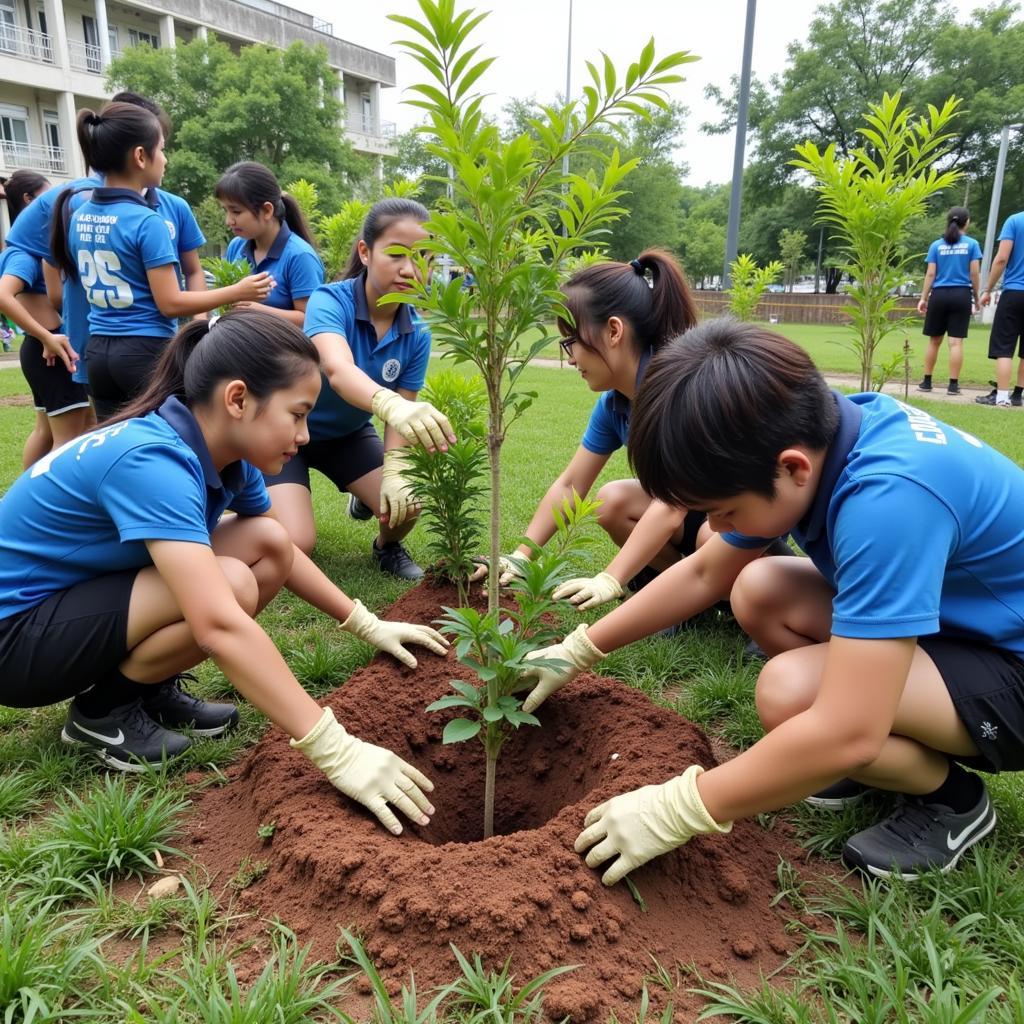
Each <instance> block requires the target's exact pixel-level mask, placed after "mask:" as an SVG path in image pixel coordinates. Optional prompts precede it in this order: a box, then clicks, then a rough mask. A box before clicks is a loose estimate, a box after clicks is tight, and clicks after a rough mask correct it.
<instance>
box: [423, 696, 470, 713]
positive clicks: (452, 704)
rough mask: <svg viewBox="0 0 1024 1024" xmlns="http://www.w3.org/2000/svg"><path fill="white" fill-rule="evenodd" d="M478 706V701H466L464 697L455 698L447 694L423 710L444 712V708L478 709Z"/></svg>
mask: <svg viewBox="0 0 1024 1024" xmlns="http://www.w3.org/2000/svg"><path fill="white" fill-rule="evenodd" d="M479 704H480V702H479V701H474V700H467V699H466V698H465V697H457V696H456V695H455V694H454V693H449V694H446V695H445V696H444V697H440V698H438V699H437V700H435V701H434V703H433V704H428V705H427V707H426V708H425V710H426V711H444V710H445V708H475V707H479Z"/></svg>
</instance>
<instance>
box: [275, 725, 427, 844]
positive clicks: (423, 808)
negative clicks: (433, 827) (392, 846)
mask: <svg viewBox="0 0 1024 1024" xmlns="http://www.w3.org/2000/svg"><path fill="white" fill-rule="evenodd" d="M291 745H292V746H293V747H294V748H295V749H296V750H301V751H302V753H303V754H305V755H306V757H308V758H309V759H310V761H312V762H313V764H315V765H316V766H317V768H319V769H320V770H321V771H322V772H323V773H324V775H326V776H327V778H328V779H330V780H331V782H332V783H333V784H334V786H336V787H337V788H338V789H340V790H341V792H342V793H344V794H345V796H350V797H352V799H353V800H358V801H359V803H361V804H362V805H363V806H364V807H367V808H369V809H370V810H371V811H373V813H374V814H376V815H377V818H378V819H379V821H380V823H381V824H382V825H383V826H384V827H385V828H386V829H388V830H389V831H391V832H394V834H395V835H396V836H397V835H398V834H399V833H400V832H401V831H402V826H401V825H400V824H399V821H398V819H397V818H396V817H395V816H394V814H392V813H391V808H389V807H388V804H392V805H394V806H395V807H396V808H397V809H398V810H400V811H401V812H402V813H403V814H404V815H405V816H406V817H407V818H408V819H409V820H410V821H414V822H416V824H417V825H429V824H430V818H428V817H427V815H428V814H433V813H434V808H433V806H431V803H430V801H429V800H428V799H427V798H426V796H424V793H429V792H430V791H431V790H432V789H433V788H434V784H433V783H432V782H431V781H430V779H428V778H427V777H426V776H425V775H424V774H423V773H422V772H421V771H419V770H418V769H416V768H413V766H412V765H411V764H408V763H406V762H405V761H403V760H402V759H401V758H400V757H399V756H398V755H397V754H393V753H392V752H391V751H390V750H388V749H387V748H385V747H378V746H376V745H374V744H373V743H364V742H363V741H362V740H361V739H357V738H356V737H355V736H350V735H349V734H348V733H347V732H346V731H345V729H344V727H343V726H341V725H339V724H338V722H337V720H336V719H335V717H334V712H333V711H332V710H331V709H330V708H324V713H323V714H322V715H321V716H320V721H318V722H317V723H316V725H314V726H313V728H312V729H310V731H309V732H308V733H307V734H306V735H305V736H303V737H302V739H301V740H294V739H293V740H292V741H291Z"/></svg>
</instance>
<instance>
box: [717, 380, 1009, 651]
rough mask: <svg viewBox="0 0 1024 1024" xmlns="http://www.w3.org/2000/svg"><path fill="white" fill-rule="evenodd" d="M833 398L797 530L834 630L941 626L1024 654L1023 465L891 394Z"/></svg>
mask: <svg viewBox="0 0 1024 1024" xmlns="http://www.w3.org/2000/svg"><path fill="white" fill-rule="evenodd" d="M835 400H836V402H837V403H838V406H839V430H838V433H837V434H836V437H835V439H834V441H833V442H832V444H831V445H830V446H829V450H828V452H827V454H826V457H825V462H824V466H823V468H822V474H821V480H820V482H819V484H818V489H817V491H816V493H815V497H814V500H813V502H812V504H811V507H810V509H809V510H808V513H807V515H806V516H805V518H804V519H803V520H802V521H801V522H800V523H798V524H797V526H796V527H795V528H794V529H793V531H792V536H793V538H794V539H795V540H796V542H797V543H798V544H799V545H800V547H801V548H802V549H803V550H804V551H805V552H806V553H807V554H808V556H809V557H810V558H811V561H812V562H813V563H814V565H815V567H816V568H817V569H818V571H819V572H820V573H821V574H822V576H824V577H825V579H826V580H828V582H829V583H830V584H831V585H832V586H833V587H834V588H835V590H836V596H835V598H834V599H833V602H832V634H833V635H834V636H844V637H852V638H857V639H887V638H896V637H917V636H927V635H929V634H933V633H940V632H941V633H942V634H943V636H948V637H960V638H964V639H970V640H974V641H978V642H981V643H986V644H990V645H992V646H995V647H999V648H1002V649H1003V650H1008V651H1012V652H1013V653H1014V654H1017V655H1019V656H1024V517H1022V516H1021V509H1022V508H1024V471H1022V470H1021V469H1020V467H1018V466H1017V465H1015V464H1014V463H1013V462H1011V461H1010V460H1009V459H1008V458H1006V456H1004V455H1001V454H1000V453H999V452H997V451H996V450H995V449H994V448H990V447H989V446H988V445H986V444H984V443H982V442H981V441H979V440H978V439H977V438H975V437H972V436H971V435H970V434H967V433H965V432H963V431H961V430H959V429H957V428H955V427H951V426H949V425H948V424H946V423H943V422H941V421H940V420H936V419H934V418H933V417H931V416H929V415H928V414H927V413H925V412H922V411H921V410H920V409H915V408H913V407H912V406H909V405H905V404H904V403H903V402H898V401H896V400H895V399H893V398H890V397H889V396H888V395H880V394H863V395H853V396H851V397H849V398H847V397H844V396H842V395H838V394H837V395H836V396H835ZM722 538H723V539H724V540H725V541H726V542H727V543H729V544H732V545H733V546H734V547H739V548H755V547H762V546H764V545H765V544H766V543H768V541H767V539H766V538H754V537H747V536H744V535H743V534H739V533H735V532H733V533H724V534H722Z"/></svg>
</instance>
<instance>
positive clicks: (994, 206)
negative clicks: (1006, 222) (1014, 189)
mask: <svg viewBox="0 0 1024 1024" xmlns="http://www.w3.org/2000/svg"><path fill="white" fill-rule="evenodd" d="M1011 127H1014V128H1016V127H1017V125H1004V126H1003V137H1002V138H1001V139H1000V140H999V159H998V160H996V176H995V180H994V181H993V182H992V202H990V203H989V205H988V223H987V224H986V225H985V251H984V253H983V254H982V257H981V287H982V288H987V287H988V271H989V267H991V266H992V250H993V249H994V248H995V245H996V235H997V234H998V233H999V199H1000V197H1001V196H1002V194H1003V174H1004V173H1005V171H1006V151H1007V150H1008V149H1009V148H1010V128H1011Z"/></svg>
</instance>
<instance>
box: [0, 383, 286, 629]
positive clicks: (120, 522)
mask: <svg viewBox="0 0 1024 1024" xmlns="http://www.w3.org/2000/svg"><path fill="white" fill-rule="evenodd" d="M269 508H270V499H269V497H268V496H267V490H266V488H265V487H264V485H263V475H262V474H261V473H260V472H259V470H257V469H255V468H254V467H253V466H250V465H249V464H248V463H245V462H235V463H232V464H231V465H229V466H225V467H224V469H223V470H221V471H220V472H218V471H217V469H216V467H215V466H214V465H213V461H212V459H211V457H210V452H209V449H208V448H207V447H206V441H205V439H204V438H203V434H202V431H201V430H200V429H199V424H198V423H197V422H196V420H195V417H194V416H193V415H192V413H191V412H190V411H189V410H188V408H187V407H186V406H185V405H183V404H182V403H181V402H180V401H178V399H176V398H169V399H168V400H167V401H166V402H165V403H164V404H163V405H162V406H161V407H160V409H159V410H157V411H156V412H152V413H150V414H149V415H148V416H143V417H141V418H139V419H132V420H125V421H124V422H122V423H115V424H113V425H112V426H109V427H101V428H99V429H98V430H94V431H92V432H91V433H89V434H85V435H84V436H82V437H76V438H75V439H74V440H73V441H69V442H68V443H67V444H65V445H63V446H62V447H61V448H59V449H57V450H56V451H54V452H51V453H50V454H49V455H47V456H45V457H44V458H42V459H40V461H39V462H37V463H36V464H35V465H34V466H32V467H31V468H30V469H28V470H26V471H25V472H24V473H22V475H21V476H20V477H18V479H17V480H16V481H15V482H14V485H13V486H12V487H11V489H10V490H9V491H8V492H7V494H6V495H4V497H3V499H2V500H0V619H4V618H7V617H8V616H10V615H16V614H17V613H19V612H23V611H26V610H27V609H29V608H32V607H34V606H35V605H37V604H40V603H41V602H42V601H45V600H46V599H47V598H48V597H50V596H51V595H52V594H55V593H58V592H60V591H62V590H67V589H68V588H69V587H73V586H74V585H75V584H77V583H82V582H84V581H86V580H90V579H95V578H97V577H99V576H104V575H107V574H108V573H113V572H118V571H119V570H122V569H141V568H143V567H144V566H147V565H151V564H152V559H151V558H150V557H149V552H148V551H147V549H146V545H145V542H146V541H152V540H173V541H187V542H190V543H194V544H206V545H207V546H209V544H210V533H211V532H212V531H213V529H214V527H215V526H216V525H217V522H218V520H219V519H220V516H221V514H222V513H223V512H225V511H226V510H227V509H232V510H234V511H236V512H238V513H239V514H241V515H261V514H263V513H264V512H266V511H267V510H268V509H269Z"/></svg>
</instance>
